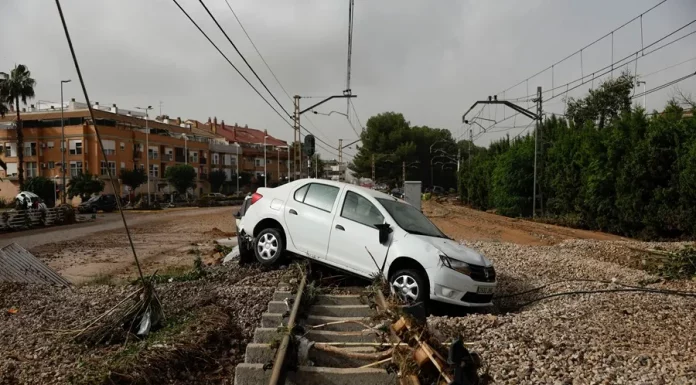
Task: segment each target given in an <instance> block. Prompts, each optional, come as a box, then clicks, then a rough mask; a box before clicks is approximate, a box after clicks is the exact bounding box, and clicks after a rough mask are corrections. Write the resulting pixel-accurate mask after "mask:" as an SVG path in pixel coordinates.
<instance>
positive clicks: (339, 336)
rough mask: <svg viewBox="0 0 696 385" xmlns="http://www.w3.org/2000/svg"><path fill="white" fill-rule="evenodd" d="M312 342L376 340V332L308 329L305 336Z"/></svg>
mask: <svg viewBox="0 0 696 385" xmlns="http://www.w3.org/2000/svg"><path fill="white" fill-rule="evenodd" d="M256 330H258V329H256ZM306 337H307V338H308V339H309V340H310V341H314V342H376V341H377V334H376V332H375V331H371V330H370V331H365V332H362V331H359V332H336V331H326V330H310V331H308V332H307V336H306Z"/></svg>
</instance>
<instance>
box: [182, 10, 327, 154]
mask: <svg viewBox="0 0 696 385" xmlns="http://www.w3.org/2000/svg"><path fill="white" fill-rule="evenodd" d="M172 1H173V2H174V4H176V6H177V7H178V8H179V10H181V12H182V13H183V14H184V15H185V16H186V17H187V18H188V19H189V21H190V22H191V23H192V24H193V25H194V26H195V27H196V29H198V31H199V32H200V33H201V34H203V36H204V37H205V38H206V40H208V42H209V43H210V44H211V45H212V46H213V47H214V48H215V49H216V50H217V51H218V53H220V55H222V57H223V58H224V59H225V61H227V63H228V64H229V65H230V66H232V68H234V70H235V71H236V72H237V74H239V76H241V77H242V79H244V81H245V82H246V83H247V84H248V85H249V87H251V88H252V89H253V90H254V91H255V92H256V94H257V95H259V97H260V98H261V99H263V101H264V102H266V104H267V105H268V107H270V108H271V109H272V110H273V112H275V113H276V115H278V116H279V117H280V118H281V119H282V120H283V121H284V122H285V123H286V124H287V125H288V126H290V127H293V124H292V123H290V122H289V121H288V120H287V119H286V118H285V116H283V114H281V113H280V112H279V111H278V110H277V109H276V108H275V107H274V106H273V105H272V104H271V103H270V102H269V101H268V99H266V98H265V97H264V96H263V95H262V94H261V92H259V90H258V89H257V88H256V87H255V86H254V85H253V84H251V82H250V81H249V79H247V78H246V76H244V74H242V72H241V71H240V70H239V68H237V66H235V65H234V63H232V61H231V60H230V59H229V58H228V57H227V55H225V53H224V52H222V50H221V49H220V48H219V47H218V46H217V44H215V42H213V40H212V39H211V38H210V37H209V36H208V34H207V33H205V31H203V29H201V27H200V26H199V25H198V23H196V21H195V20H193V18H192V17H191V16H190V15H189V14H188V12H186V10H185V9H184V8H183V7H182V6H181V5H180V4H179V2H178V1H177V0H172ZM302 128H303V129H304V130H305V131H307V132H309V133H310V134H312V132H311V131H309V130H308V129H307V128H305V127H304V126H302ZM312 135H314V134H312ZM314 136H315V137H316V138H317V139H318V140H319V141H321V142H322V143H324V144H326V145H327V146H329V147H331V148H333V147H332V146H331V145H330V144H328V143H326V142H324V141H322V140H321V139H320V138H319V137H317V136H316V135H314ZM334 149H335V148H334Z"/></svg>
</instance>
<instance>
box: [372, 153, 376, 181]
mask: <svg viewBox="0 0 696 385" xmlns="http://www.w3.org/2000/svg"><path fill="white" fill-rule="evenodd" d="M372 184H373V185H374V184H377V180H375V154H372Z"/></svg>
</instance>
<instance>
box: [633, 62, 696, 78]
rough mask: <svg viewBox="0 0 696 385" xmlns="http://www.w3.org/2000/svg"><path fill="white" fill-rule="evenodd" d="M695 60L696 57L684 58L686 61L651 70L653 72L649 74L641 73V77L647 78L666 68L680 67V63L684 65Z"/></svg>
mask: <svg viewBox="0 0 696 385" xmlns="http://www.w3.org/2000/svg"><path fill="white" fill-rule="evenodd" d="M694 60H696V57H692V58H691V59H688V60H684V61H683V62H681V63H677V64H672V65H671V66H669V67H665V68H662V69H659V70H657V71H653V72H651V73H649V74H647V75H641V78H647V77H648V76H652V75H655V74H656V73H660V72H662V71H666V70H669V69H672V68H674V67H678V66H680V65H682V64H686V63H688V62H690V61H694Z"/></svg>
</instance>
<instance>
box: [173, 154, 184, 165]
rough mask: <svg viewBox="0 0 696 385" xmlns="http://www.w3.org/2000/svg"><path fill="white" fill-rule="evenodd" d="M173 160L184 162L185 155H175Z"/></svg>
mask: <svg viewBox="0 0 696 385" xmlns="http://www.w3.org/2000/svg"><path fill="white" fill-rule="evenodd" d="M174 160H175V161H177V162H179V163H184V162H186V157H185V156H184V155H177V156H175V157H174Z"/></svg>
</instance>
